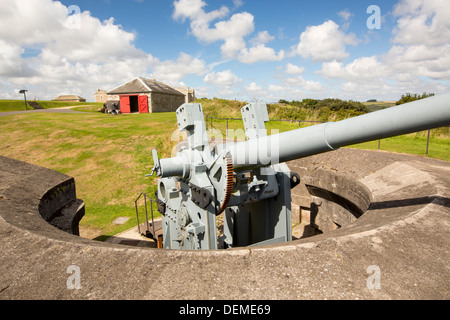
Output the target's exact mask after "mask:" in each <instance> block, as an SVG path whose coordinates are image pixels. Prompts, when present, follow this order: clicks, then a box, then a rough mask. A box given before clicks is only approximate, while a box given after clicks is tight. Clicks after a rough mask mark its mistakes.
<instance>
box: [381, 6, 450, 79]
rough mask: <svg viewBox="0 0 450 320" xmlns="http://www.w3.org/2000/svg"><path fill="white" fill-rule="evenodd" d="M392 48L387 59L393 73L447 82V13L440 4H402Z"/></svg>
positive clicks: (449, 50) (449, 75)
mask: <svg viewBox="0 0 450 320" xmlns="http://www.w3.org/2000/svg"><path fill="white" fill-rule="evenodd" d="M393 13H394V16H396V17H398V20H397V26H396V27H395V28H394V30H393V35H394V38H393V40H392V41H393V42H394V46H393V47H392V48H391V50H390V51H389V52H388V54H387V55H386V60H387V61H389V62H391V66H392V69H394V70H396V71H397V72H411V73H413V74H415V75H416V76H424V77H429V78H432V79H436V80H448V79H450V71H449V70H450V10H448V3H447V2H446V1H440V0H427V1H425V0H402V1H400V2H399V3H398V4H397V5H396V6H395V8H394V12H393Z"/></svg>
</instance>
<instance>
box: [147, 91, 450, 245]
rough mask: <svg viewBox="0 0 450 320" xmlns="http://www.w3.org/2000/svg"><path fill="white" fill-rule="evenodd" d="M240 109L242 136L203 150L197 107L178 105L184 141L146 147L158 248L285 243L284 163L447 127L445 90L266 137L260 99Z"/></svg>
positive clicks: (449, 98) (290, 184)
mask: <svg viewBox="0 0 450 320" xmlns="http://www.w3.org/2000/svg"><path fill="white" fill-rule="evenodd" d="M241 113H242V118H243V122H244V127H245V136H246V139H245V140H244V141H240V142H232V143H224V144H221V145H216V146H215V147H211V145H210V143H209V139H208V135H207V130H206V126H205V121H204V115H203V110H202V106H201V104H198V103H187V104H183V105H182V106H181V107H179V108H178V109H177V111H176V116H177V122H178V128H179V130H180V131H186V133H187V143H188V146H185V147H183V148H182V149H181V150H180V151H179V152H177V154H176V156H175V157H172V158H167V159H159V158H158V154H157V151H156V150H153V151H152V156H153V161H154V167H153V170H152V175H153V174H154V173H156V175H157V176H158V177H159V179H158V182H157V184H158V189H157V191H156V192H155V196H156V202H157V204H158V210H159V211H160V212H161V214H162V233H163V248H165V249H182V250H214V249H218V248H233V247H245V246H256V245H266V244H275V243H280V242H288V241H291V240H292V226H291V189H292V188H294V187H295V186H296V185H298V184H299V183H300V177H299V175H298V174H297V173H295V172H291V170H290V169H289V168H288V166H287V165H286V162H287V161H290V160H294V159H299V158H302V157H307V156H311V155H315V154H319V153H323V152H328V151H333V150H336V149H338V148H340V147H343V146H348V145H352V144H357V143H361V142H367V141H372V140H378V139H383V138H387V137H392V136H397V135H402V134H407V133H412V132H417V131H422V130H427V129H433V128H437V127H441V126H445V125H449V124H450V94H444V95H439V96H434V97H430V98H427V99H423V100H418V101H414V102H411V103H407V104H403V105H400V106H395V107H391V108H387V109H384V110H380V111H376V112H372V113H368V114H365V115H361V116H358V117H354V118H349V119H346V120H342V121H338V122H329V123H323V124H319V125H314V126H310V127H306V128H301V129H296V130H292V131H287V132H283V133H278V134H272V135H268V134H267V131H266V128H265V123H266V122H268V121H269V117H268V112H267V106H266V104H265V103H262V102H258V101H256V102H252V103H250V104H248V105H246V106H244V107H243V108H242V109H241ZM221 214H223V215H224V216H223V236H221V237H219V239H218V235H217V225H216V218H217V217H218V216H219V215H221Z"/></svg>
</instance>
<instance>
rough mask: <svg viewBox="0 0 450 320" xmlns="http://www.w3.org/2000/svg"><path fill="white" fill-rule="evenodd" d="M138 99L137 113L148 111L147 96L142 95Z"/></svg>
mask: <svg viewBox="0 0 450 320" xmlns="http://www.w3.org/2000/svg"><path fill="white" fill-rule="evenodd" d="M138 101H139V113H148V97H147V96H146V95H142V96H139V97H138Z"/></svg>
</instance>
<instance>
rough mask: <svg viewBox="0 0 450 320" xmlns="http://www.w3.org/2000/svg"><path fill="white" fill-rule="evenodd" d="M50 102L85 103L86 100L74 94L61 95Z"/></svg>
mask: <svg viewBox="0 0 450 320" xmlns="http://www.w3.org/2000/svg"><path fill="white" fill-rule="evenodd" d="M52 101H69V102H86V99H85V98H82V97H80V96H77V95H75V94H68V95H61V96H59V97H57V98H55V99H52Z"/></svg>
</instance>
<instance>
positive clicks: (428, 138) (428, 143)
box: [426, 129, 431, 157]
mask: <svg viewBox="0 0 450 320" xmlns="http://www.w3.org/2000/svg"><path fill="white" fill-rule="evenodd" d="M430 132H431V130H430V129H428V136H427V153H426V155H427V157H428V149H429V147H430Z"/></svg>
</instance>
